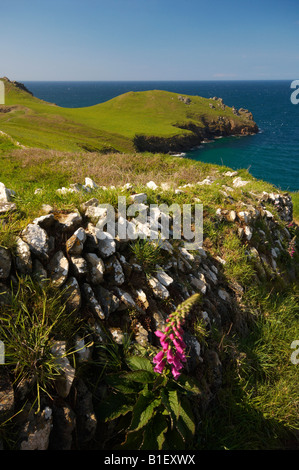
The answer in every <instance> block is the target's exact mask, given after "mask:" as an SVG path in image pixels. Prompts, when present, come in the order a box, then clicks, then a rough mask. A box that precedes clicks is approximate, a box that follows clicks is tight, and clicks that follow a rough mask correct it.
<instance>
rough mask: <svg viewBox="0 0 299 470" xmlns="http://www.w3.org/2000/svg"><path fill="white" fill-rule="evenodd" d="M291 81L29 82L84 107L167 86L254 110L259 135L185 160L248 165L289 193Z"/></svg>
mask: <svg viewBox="0 0 299 470" xmlns="http://www.w3.org/2000/svg"><path fill="white" fill-rule="evenodd" d="M295 79H296V77H294V79H290V80H271V81H265V80H263V81H246V80H245V81H244V80H243V81H235V80H234V81H142V82H140V81H109V82H108V81H84V82H83V81H81V82H76V81H70V82H66V81H64V82H59V81H58V82H46V81H44V82H36V81H35V82H34V81H27V82H24V84H25V85H26V87H27V88H28V89H29V90H30V91H31V92H32V93H33V94H34V95H35V96H36V97H38V98H40V99H43V100H45V101H49V102H51V103H56V104H57V105H58V106H63V107H68V108H80V107H86V106H93V105H95V104H98V103H102V102H104V101H108V100H110V99H112V98H114V97H116V96H118V95H120V94H123V93H126V92H128V91H146V90H165V91H171V92H175V93H180V94H186V95H197V96H203V97H205V98H212V97H214V96H216V97H218V98H222V99H223V101H224V103H225V104H226V105H227V106H235V107H236V108H238V109H239V108H245V109H248V110H249V111H251V112H252V114H253V118H254V120H255V122H256V123H257V125H258V127H259V133H258V134H256V135H252V136H244V137H236V136H234V137H225V138H221V139H215V140H213V141H212V142H209V143H206V144H202V145H201V146H200V147H199V148H196V149H193V150H191V151H189V152H187V153H186V154H185V156H184V157H185V158H191V159H193V160H200V161H202V162H206V163H216V164H219V165H225V166H228V167H230V168H233V169H235V170H237V169H240V168H246V169H248V171H249V172H250V173H251V174H252V175H253V176H254V177H256V178H259V179H262V180H264V181H267V182H270V183H272V184H274V185H275V186H276V187H277V188H278V189H280V190H283V191H298V190H299V104H293V103H292V102H291V95H292V93H293V92H294V90H293V89H292V88H291V83H292V81H293V80H295Z"/></svg>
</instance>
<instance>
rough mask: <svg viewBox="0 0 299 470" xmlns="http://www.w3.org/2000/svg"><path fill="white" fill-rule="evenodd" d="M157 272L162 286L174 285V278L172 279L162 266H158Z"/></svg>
mask: <svg viewBox="0 0 299 470" xmlns="http://www.w3.org/2000/svg"><path fill="white" fill-rule="evenodd" d="M156 269H157V272H156V277H157V279H158V281H159V282H161V284H163V286H165V287H169V286H170V285H171V284H172V283H173V279H172V277H170V276H169V275H168V274H167V273H166V272H165V271H163V269H162V268H161V267H160V266H156Z"/></svg>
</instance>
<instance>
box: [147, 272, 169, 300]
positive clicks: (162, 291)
mask: <svg viewBox="0 0 299 470" xmlns="http://www.w3.org/2000/svg"><path fill="white" fill-rule="evenodd" d="M148 283H149V285H150V286H151V288H152V290H153V293H154V295H155V296H156V297H158V298H160V299H162V300H164V299H168V298H169V296H170V294H169V292H168V290H167V289H166V287H165V286H163V284H161V282H160V281H158V279H156V278H155V277H154V276H151V277H149V279H148Z"/></svg>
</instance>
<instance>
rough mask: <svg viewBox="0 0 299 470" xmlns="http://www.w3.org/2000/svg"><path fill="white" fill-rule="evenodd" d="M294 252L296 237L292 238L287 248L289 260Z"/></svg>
mask: <svg viewBox="0 0 299 470" xmlns="http://www.w3.org/2000/svg"><path fill="white" fill-rule="evenodd" d="M295 250H296V235H295V236H294V237H293V238H292V240H291V241H290V243H289V246H288V253H289V255H290V257H291V258H293V256H294V253H295Z"/></svg>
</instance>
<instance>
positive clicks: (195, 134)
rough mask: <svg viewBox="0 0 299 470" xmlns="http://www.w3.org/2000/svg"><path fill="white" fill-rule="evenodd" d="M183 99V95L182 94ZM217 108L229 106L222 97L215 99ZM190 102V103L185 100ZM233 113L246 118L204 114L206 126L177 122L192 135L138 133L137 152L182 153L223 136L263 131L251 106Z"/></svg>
mask: <svg viewBox="0 0 299 470" xmlns="http://www.w3.org/2000/svg"><path fill="white" fill-rule="evenodd" d="M179 98H180V97H179ZM213 100H214V102H215V103H216V104H215V105H212V106H213V109H215V108H216V107H217V108H218V107H219V106H220V108H221V109H222V110H224V109H225V108H226V106H225V104H224V103H223V101H222V99H221V98H216V97H214V98H213ZM185 104H186V105H189V104H190V103H189V102H185ZM232 110H233V114H234V115H235V116H236V117H237V118H240V117H241V118H243V119H244V121H243V122H240V120H239V119H233V118H229V117H227V116H219V117H216V118H213V119H209V120H208V119H206V118H205V117H204V116H202V117H201V122H202V125H201V126H199V125H196V124H194V123H191V122H190V123H184V124H180V123H177V124H174V126H175V127H177V128H180V129H184V130H186V131H189V132H188V134H184V135H182V134H178V135H174V136H172V137H158V136H150V135H143V134H138V135H136V136H135V138H134V146H135V149H136V151H139V152H151V153H159V152H160V153H180V152H188V151H190V150H192V149H193V148H195V147H198V146H199V145H200V144H202V143H203V142H204V141H209V140H213V139H215V138H219V137H229V136H248V135H254V134H257V133H258V132H259V128H258V125H257V124H256V122H255V121H254V120H253V115H252V113H251V112H250V111H248V110H247V109H243V108H240V109H239V110H237V109H236V108H234V107H233V108H232Z"/></svg>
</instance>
